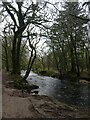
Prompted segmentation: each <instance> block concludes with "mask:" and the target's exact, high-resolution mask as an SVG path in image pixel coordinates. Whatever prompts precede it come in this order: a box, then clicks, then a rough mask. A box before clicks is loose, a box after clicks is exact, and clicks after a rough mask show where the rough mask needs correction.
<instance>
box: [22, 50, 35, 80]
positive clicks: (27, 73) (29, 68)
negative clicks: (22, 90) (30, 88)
mask: <svg viewBox="0 0 90 120" xmlns="http://www.w3.org/2000/svg"><path fill="white" fill-rule="evenodd" d="M34 52H35V53H34V56H33V50H32V51H31V56H30V58H29V63H28V67H27V71H26V73H25V76H24V77H23V79H24V80H26V79H27V77H28V76H29V73H30V71H31V68H32V65H33V63H34V61H35V58H36V50H34Z"/></svg>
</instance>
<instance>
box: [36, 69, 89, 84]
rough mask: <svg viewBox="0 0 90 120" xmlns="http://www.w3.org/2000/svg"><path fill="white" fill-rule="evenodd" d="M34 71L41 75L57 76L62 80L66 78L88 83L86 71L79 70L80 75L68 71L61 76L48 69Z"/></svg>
mask: <svg viewBox="0 0 90 120" xmlns="http://www.w3.org/2000/svg"><path fill="white" fill-rule="evenodd" d="M36 73H37V74H38V75H41V76H49V77H53V78H58V79H62V80H63V79H67V80H70V81H74V82H75V81H76V82H77V81H80V82H82V83H86V84H90V75H89V73H87V72H81V73H80V76H77V74H75V73H73V72H70V71H69V72H67V73H66V74H63V75H62V76H61V75H60V74H59V72H57V71H49V70H41V71H38V72H36Z"/></svg>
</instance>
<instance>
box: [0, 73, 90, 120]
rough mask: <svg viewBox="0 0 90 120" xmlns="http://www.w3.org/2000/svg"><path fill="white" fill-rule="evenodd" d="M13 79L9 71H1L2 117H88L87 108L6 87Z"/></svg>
mask: <svg viewBox="0 0 90 120" xmlns="http://www.w3.org/2000/svg"><path fill="white" fill-rule="evenodd" d="M0 75H1V74H0ZM10 81H13V79H12V77H11V76H10V74H9V73H7V72H5V71H2V117H3V118H38V119H40V118H89V117H90V114H89V109H88V110H87V109H83V108H77V107H75V106H69V105H67V104H64V103H62V102H58V101H56V100H54V99H51V98H49V97H47V96H44V95H43V96H39V95H30V94H28V93H24V94H22V92H21V90H18V89H14V88H11V87H7V82H10Z"/></svg>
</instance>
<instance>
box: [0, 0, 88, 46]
mask: <svg viewBox="0 0 90 120" xmlns="http://www.w3.org/2000/svg"><path fill="white" fill-rule="evenodd" d="M3 1H5V0H3ZM7 1H8V2H11V1H15V0H7ZM17 1H18V2H19V1H20V0H17ZM29 1H33V3H34V4H36V2H37V1H38V2H40V1H41V2H42V1H49V2H52V3H55V2H58V1H59V2H64V1H65V0H29ZM68 1H70V2H76V1H77V0H68ZM78 1H79V2H86V1H88V0H78ZM0 19H1V18H0ZM3 26H4V23H2V24H1V23H0V32H1V31H2V30H3ZM43 41H44V40H42V42H40V43H39V46H42V44H43Z"/></svg>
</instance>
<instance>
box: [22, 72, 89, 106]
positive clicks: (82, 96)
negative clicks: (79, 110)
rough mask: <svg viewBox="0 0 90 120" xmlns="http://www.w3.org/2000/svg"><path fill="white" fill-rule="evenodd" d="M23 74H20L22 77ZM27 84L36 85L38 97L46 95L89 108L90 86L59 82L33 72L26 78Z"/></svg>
mask: <svg viewBox="0 0 90 120" xmlns="http://www.w3.org/2000/svg"><path fill="white" fill-rule="evenodd" d="M24 73H25V72H22V75H23V74H24ZM27 81H28V83H29V84H30V85H31V84H34V85H38V86H39V89H35V90H33V91H38V94H39V95H47V96H50V97H52V98H55V99H57V100H59V101H63V102H65V103H68V104H72V105H78V106H89V107H90V99H89V96H90V86H89V85H85V84H80V83H73V82H71V81H69V80H60V79H56V78H52V77H47V76H39V75H38V74H35V73H33V72H31V73H30V75H29V77H28V78H27Z"/></svg>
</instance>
